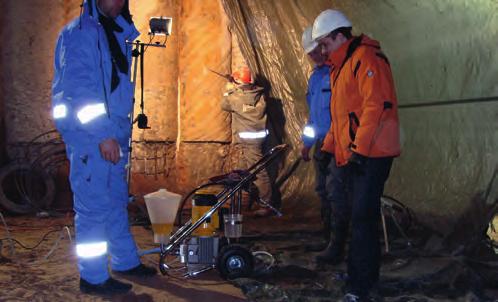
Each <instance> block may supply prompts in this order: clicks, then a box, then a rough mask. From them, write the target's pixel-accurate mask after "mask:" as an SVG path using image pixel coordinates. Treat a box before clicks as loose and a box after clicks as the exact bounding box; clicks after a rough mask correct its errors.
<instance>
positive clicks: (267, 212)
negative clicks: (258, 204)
mask: <svg viewBox="0 0 498 302" xmlns="http://www.w3.org/2000/svg"><path fill="white" fill-rule="evenodd" d="M253 214H254V216H256V217H268V216H273V215H275V213H274V212H273V211H272V210H271V209H270V208H260V209H257V210H256V211H254V212H253Z"/></svg>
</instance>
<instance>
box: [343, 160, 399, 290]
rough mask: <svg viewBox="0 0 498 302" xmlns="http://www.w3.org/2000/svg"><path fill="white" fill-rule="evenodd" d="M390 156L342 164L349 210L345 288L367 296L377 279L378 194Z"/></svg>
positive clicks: (378, 250) (378, 268)
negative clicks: (344, 169) (349, 234)
mask: <svg viewBox="0 0 498 302" xmlns="http://www.w3.org/2000/svg"><path fill="white" fill-rule="evenodd" d="M392 161H393V159H392V158H368V159H366V161H365V163H364V164H363V165H362V167H357V166H353V165H351V164H350V165H348V166H347V167H346V170H347V171H346V174H347V185H348V192H349V197H350V199H349V201H350V209H351V241H350V244H349V255H348V276H349V278H348V284H347V287H348V290H349V291H350V292H352V293H354V294H356V295H359V296H363V295H367V294H368V292H369V291H370V290H371V289H372V287H373V286H374V285H375V284H376V283H377V282H378V280H379V270H380V256H381V254H380V242H379V240H380V239H379V236H380V234H379V232H380V197H381V196H382V194H383V192H384V184H385V182H386V180H387V178H388V176H389V171H390V170H391V165H392Z"/></svg>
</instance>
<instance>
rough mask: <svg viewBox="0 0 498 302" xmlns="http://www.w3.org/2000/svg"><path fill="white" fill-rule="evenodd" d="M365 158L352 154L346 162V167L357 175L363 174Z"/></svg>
mask: <svg viewBox="0 0 498 302" xmlns="http://www.w3.org/2000/svg"><path fill="white" fill-rule="evenodd" d="M366 161H367V157H366V156H363V155H361V154H358V153H355V152H353V153H352V154H351V157H350V158H349V160H348V165H349V166H351V168H352V169H353V170H354V171H355V172H356V173H358V174H363V173H364V172H365V171H364V170H365V165H366Z"/></svg>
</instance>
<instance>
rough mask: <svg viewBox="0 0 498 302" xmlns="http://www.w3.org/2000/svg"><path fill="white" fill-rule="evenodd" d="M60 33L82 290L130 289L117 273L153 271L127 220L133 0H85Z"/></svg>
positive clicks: (58, 56) (59, 66)
mask: <svg viewBox="0 0 498 302" xmlns="http://www.w3.org/2000/svg"><path fill="white" fill-rule="evenodd" d="M83 9H84V10H83V13H82V15H81V16H80V17H79V18H77V19H75V20H73V21H72V22H71V23H69V24H68V25H67V26H66V27H64V29H63V30H62V32H61V33H60V35H59V38H58V41H57V46H56V50H55V71H54V79H53V83H52V107H53V117H54V120H55V124H56V127H57V129H58V131H59V132H60V133H61V135H62V137H63V139H64V142H65V143H66V150H67V156H68V158H69V161H70V176H69V178H70V183H71V189H72V191H73V193H74V211H75V213H76V216H75V228H76V253H77V256H78V268H79V271H80V290H81V291H82V292H84V293H89V294H104V295H107V294H114V293H125V292H127V291H129V290H130V289H131V287H132V286H131V284H128V283H124V282H120V281H118V280H116V279H113V278H112V277H111V276H110V274H109V269H108V264H109V262H110V267H111V269H112V272H113V273H115V274H123V275H131V276H137V277H147V276H152V275H155V274H156V270H155V269H154V268H151V267H147V266H145V265H143V264H141V262H140V259H139V256H138V253H137V248H136V245H135V242H134V240H133V237H132V235H131V233H130V229H129V225H128V212H127V203H128V184H127V182H126V164H127V161H128V139H129V138H130V136H131V127H130V126H131V125H130V122H129V118H128V115H129V114H130V113H131V109H132V106H133V102H132V98H133V95H132V83H131V82H130V65H131V46H130V45H127V44H126V40H130V41H132V40H134V39H135V38H136V37H137V36H138V35H139V33H138V31H137V30H136V28H135V26H134V24H133V21H132V19H131V15H130V12H129V8H128V1H127V0H86V1H85V2H84V7H83Z"/></svg>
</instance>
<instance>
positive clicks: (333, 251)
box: [316, 241, 344, 265]
mask: <svg viewBox="0 0 498 302" xmlns="http://www.w3.org/2000/svg"><path fill="white" fill-rule="evenodd" d="M342 260H344V247H341V246H339V244H337V243H334V242H333V241H331V242H329V244H328V245H327V247H326V248H325V250H324V251H323V252H321V253H320V254H318V255H317V256H316V262H320V263H327V264H332V265H337V264H339V263H341V262H342Z"/></svg>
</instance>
